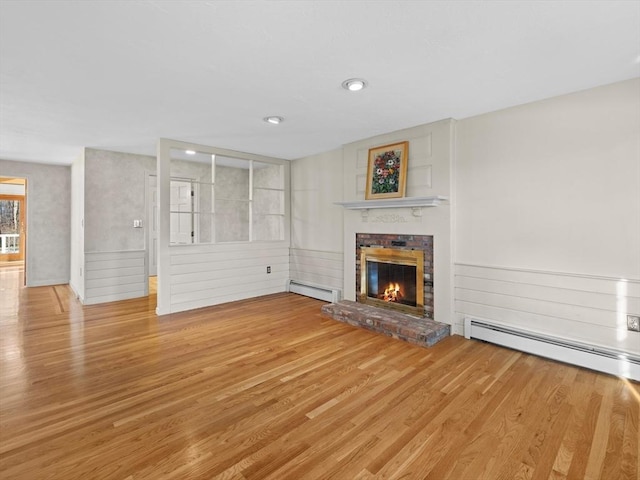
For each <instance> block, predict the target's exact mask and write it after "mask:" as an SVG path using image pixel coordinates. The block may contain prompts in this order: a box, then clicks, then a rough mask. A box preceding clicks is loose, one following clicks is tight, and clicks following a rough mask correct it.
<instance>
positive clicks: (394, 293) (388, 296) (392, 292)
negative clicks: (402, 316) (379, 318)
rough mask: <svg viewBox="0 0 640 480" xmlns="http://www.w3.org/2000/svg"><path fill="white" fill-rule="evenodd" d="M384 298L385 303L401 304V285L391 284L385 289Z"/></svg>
mask: <svg viewBox="0 0 640 480" xmlns="http://www.w3.org/2000/svg"><path fill="white" fill-rule="evenodd" d="M382 298H383V299H384V301H385V302H399V301H400V299H401V298H402V293H401V292H400V285H398V284H397V283H390V284H389V286H388V287H387V288H385V290H384V296H383V297H382Z"/></svg>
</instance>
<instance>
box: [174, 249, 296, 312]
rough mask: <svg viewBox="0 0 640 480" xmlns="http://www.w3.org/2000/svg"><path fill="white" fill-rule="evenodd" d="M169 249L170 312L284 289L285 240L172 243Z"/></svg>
mask: <svg viewBox="0 0 640 480" xmlns="http://www.w3.org/2000/svg"><path fill="white" fill-rule="evenodd" d="M169 252H170V259H169V275H170V284H169V293H170V302H171V311H172V312H178V311H182V310H189V309H192V308H200V307H204V306H207V305H218V304H220V303H226V302H231V301H235V300H240V299H244V298H251V297H257V296H260V295H267V294H271V293H278V292H284V291H286V283H287V279H288V278H289V247H288V244H287V243H285V242H273V243H233V244H220V245H194V246H174V247H171V248H170V249H169ZM267 266H270V267H271V273H267Z"/></svg>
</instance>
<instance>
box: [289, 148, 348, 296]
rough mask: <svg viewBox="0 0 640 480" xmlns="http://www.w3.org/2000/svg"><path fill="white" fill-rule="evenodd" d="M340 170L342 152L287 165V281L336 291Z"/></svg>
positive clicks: (339, 269)
mask: <svg viewBox="0 0 640 480" xmlns="http://www.w3.org/2000/svg"><path fill="white" fill-rule="evenodd" d="M342 168H343V166H342V149H338V150H332V151H330V152H326V153H323V154H320V155H313V156H311V157H307V158H303V159H300V160H296V161H293V162H291V251H290V262H291V266H290V273H291V278H292V279H293V280H298V281H302V282H307V283H312V284H316V285H321V286H324V287H330V288H335V289H338V290H340V291H342V290H343V288H344V286H343V269H344V267H343V248H344V245H343V214H344V209H343V208H342V207H340V206H339V205H335V204H334V203H335V202H340V201H342V200H343V193H342V189H343V181H342Z"/></svg>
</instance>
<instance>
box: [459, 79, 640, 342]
mask: <svg viewBox="0 0 640 480" xmlns="http://www.w3.org/2000/svg"><path fill="white" fill-rule="evenodd" d="M457 126H458V128H457V186H456V190H457V218H456V225H457V231H456V240H457V241H456V256H455V259H456V281H455V283H456V294H455V296H456V311H457V318H458V322H461V321H462V320H461V319H462V317H463V316H464V315H475V316H479V317H481V318H488V319H493V320H499V321H501V322H504V323H507V324H510V325H515V326H519V327H523V328H529V329H532V330H537V331H541V332H544V333H550V334H554V335H559V336H564V337H569V338H572V339H574V340H580V341H584V342H588V343H592V344H600V345H604V346H609V347H615V348H621V349H624V350H627V351H634V352H636V353H640V334H637V333H632V332H627V331H626V322H625V318H624V317H625V314H626V312H627V311H629V312H630V313H631V312H633V313H640V283H639V281H640V133H639V132H640V80H639V79H635V80H630V81H626V82H621V83H617V84H613V85H608V86H604V87H600V88H595V89H591V90H587V91H583V92H577V93H574V94H571V95H565V96H561V97H556V98H552V99H548V100H544V101H540V102H536V103H532V104H527V105H522V106H519V107H515V108H510V109H507V110H502V111H498V112H493V113H489V114H486V115H481V116H478V117H473V118H468V119H464V120H461V121H459V122H458V124H457Z"/></svg>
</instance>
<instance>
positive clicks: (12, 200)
mask: <svg viewBox="0 0 640 480" xmlns="http://www.w3.org/2000/svg"><path fill="white" fill-rule="evenodd" d="M26 185H27V182H26V179H24V178H14V177H0V263H2V264H4V265H12V266H16V265H20V266H22V267H24V264H25V260H26V245H27V241H26V240H27V222H26V213H27V209H26ZM24 281H25V282H26V276H25V279H24Z"/></svg>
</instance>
